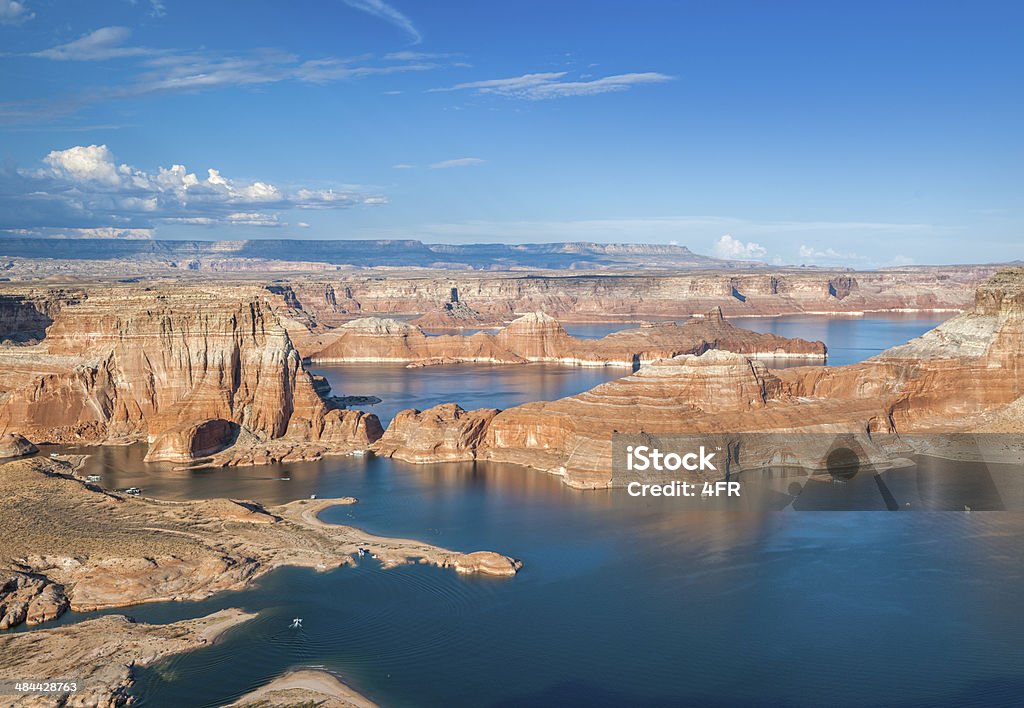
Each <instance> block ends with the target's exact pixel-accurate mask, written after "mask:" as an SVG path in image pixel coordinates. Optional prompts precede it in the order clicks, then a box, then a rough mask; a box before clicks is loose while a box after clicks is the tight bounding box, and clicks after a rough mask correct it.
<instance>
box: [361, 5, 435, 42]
mask: <svg viewBox="0 0 1024 708" xmlns="http://www.w3.org/2000/svg"><path fill="white" fill-rule="evenodd" d="M344 2H345V4H346V5H348V6H349V7H352V8H355V9H356V10H361V11H363V12H365V13H368V14H370V15H373V16H374V17H377V18H380V19H382V20H384V21H385V22H390V23H391V24H393V25H394V26H395V27H398V28H399V29H401V30H402V31H404V32H405V33H406V34H408V35H409V37H410V38H412V40H413V42H415V43H417V44H418V43H419V42H420V41H421V40H422V36H421V35H420V33H419V30H417V29H416V27H415V26H414V25H413V24H412V20H410V19H409V18H408V17H406V16H405V15H403V14H402V13H401V12H399V11H398V10H396V9H395V8H393V7H392V6H391V5H388V4H387V3H386V2H384V0H344Z"/></svg>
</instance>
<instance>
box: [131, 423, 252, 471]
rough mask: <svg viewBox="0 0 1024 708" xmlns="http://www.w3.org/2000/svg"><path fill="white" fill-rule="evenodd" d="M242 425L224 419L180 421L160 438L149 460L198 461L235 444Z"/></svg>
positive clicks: (150, 447)
mask: <svg viewBox="0 0 1024 708" xmlns="http://www.w3.org/2000/svg"><path fill="white" fill-rule="evenodd" d="M237 436H238V426H237V425H236V424H234V423H232V422H231V421H229V420H224V419H223V418H214V419H212V420H204V421H200V422H198V423H180V424H179V425H176V426H175V427H173V428H171V429H170V430H165V431H164V432H162V433H160V435H158V436H157V437H156V439H155V440H153V442H152V443H151V444H150V446H149V450H148V451H147V452H146V462H195V461H196V460H199V459H202V458H204V457H208V456H210V455H212V454H214V453H217V452H220V451H221V450H224V449H225V448H228V447H231V445H232V444H233V443H234V442H235V439H236V438H237Z"/></svg>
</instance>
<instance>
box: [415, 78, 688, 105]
mask: <svg viewBox="0 0 1024 708" xmlns="http://www.w3.org/2000/svg"><path fill="white" fill-rule="evenodd" d="M567 76H568V72H565V71H552V72H544V73H538V74H523V75H522V76H513V77H511V78H507V79H487V80H485V81H468V82H465V83H461V84H456V85H454V86H449V87H448V88H440V89H431V90H432V91H467V90H469V91H475V92H477V93H491V94H497V95H499V96H508V97H510V98H524V99H527V100H530V101H542V100H546V99H551V98H564V97H566V96H594V95H596V94H601V93H611V92H614V91H625V90H627V89H629V88H632V87H633V86H637V85H640V84H656V83H663V82H665V81H671V80H672V78H673V77H671V76H668V75H666V74H661V73H658V72H655V71H647V72H641V73H632V74H616V75H614V76H605V77H603V78H599V79H590V80H586V81H572V80H567V79H566V77H567Z"/></svg>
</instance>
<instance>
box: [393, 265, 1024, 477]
mask: <svg viewBox="0 0 1024 708" xmlns="http://www.w3.org/2000/svg"><path fill="white" fill-rule="evenodd" d="M1022 396H1024V270H1021V269H1014V270H1007V271H1003V272H1000V273H999V274H997V275H996V276H994V277H993V278H992V279H991V280H990V281H989V282H988V283H986V284H985V285H983V286H982V287H980V288H978V290H977V293H976V297H975V305H974V308H973V309H972V310H971V311H969V312H966V313H964V314H961V315H958V316H956V317H954V318H952V319H951V320H949V321H947V322H946V323H944V324H942V325H940V326H939V327H938V328H936V329H935V330H932V331H931V332H928V333H926V334H925V335H923V336H922V337H920V338H918V339H915V340H912V341H911V342H910V343H908V344H906V345H903V346H900V347H895V348H893V349H890V350H888V351H886V352H884V353H882V354H881V355H879V356H877V357H874V358H872V359H869V360H867V361H865V362H862V363H860V364H854V365H850V366H843V367H795V368H790V369H778V370H774V369H769V368H767V367H766V366H765V365H764V364H763V363H762V362H759V361H756V360H753V359H751V358H749V357H747V356H743V355H741V354H735V353H730V352H726V351H717V350H710V351H707V352H705V353H704V354H703V355H701V356H694V355H681V356H676V357H673V358H671V359H663V360H660V361H656V362H653V363H651V364H648V365H646V366H643V367H641V368H640V370H639V371H637V372H635V373H634V374H632V375H631V376H627V377H624V378H621V379H618V380H615V381H611V382H608V383H605V384H602V385H600V386H597V387H595V388H593V389H591V390H590V391H586V392H584V393H581V394H579V395H576V396H570V397H568V398H563V399H560V400H557V401H551V402H538V403H530V404H526V405H523V406H517V407H515V408H511V409H508V410H505V411H503V412H501V413H499V414H497V415H496V416H494V417H493V419H491V421H490V423H489V424H488V425H487V428H486V431H485V433H484V434H483V436H482V437H481V436H479V434H478V433H476V432H474V438H473V440H468V439H467V440H466V441H465V444H464V445H462V446H461V448H462V452H463V454H464V455H465V454H466V452H467V451H468V450H471V451H472V452H473V455H474V457H475V458H476V459H484V460H495V461H500V462H511V463H516V464H521V465H526V466H530V467H534V468H537V469H540V470H544V471H546V472H550V473H553V474H557V475H561V476H562V477H563V478H564V480H565V482H566V483H567V484H569V485H571V486H575V487H581V488H594V487H606V486H609V485H611V484H612V482H613V480H612V476H611V469H612V437H613V435H614V434H615V433H645V434H687V433H694V434H700V435H707V436H719V437H720V436H722V435H728V434H732V433H743V432H765V431H773V432H785V433H836V434H839V433H842V434H853V435H858V436H862V437H870V436H871V435H872V434H875V433H907V432H921V431H927V432H959V431H970V430H976V429H978V426H979V425H980V424H983V423H984V422H985V421H986V420H987V419H988V417H989V416H991V415H992V414H999V413H1001V412H1005V411H1007V410H1008V409H1010V408H1012V407H1013V406H1014V405H1016V403H1015V402H1018V401H1019V399H1021V397H1022ZM427 413H430V416H428V417H435V413H433V412H430V411H428V412H427ZM424 415H426V414H424ZM398 420H399V419H398V418H396V421H398ZM415 423H416V419H415V418H412V417H403V418H402V419H401V425H402V426H403V427H405V428H406V429H405V430H403V431H401V435H402V436H404V437H414V436H416V435H417V431H415V430H413V429H411V428H412V427H413V426H414V424H415ZM398 433H399V431H398V430H396V431H394V433H393V434H394V435H395V439H398ZM445 445H446V447H449V448H450V447H452V446H453V445H454V446H458V445H457V443H456V442H453V441H451V440H448V441H446V442H445ZM417 446H418V449H419V450H421V451H422V450H423V449H424V448H426V447H427V443H426V442H425V441H424V440H422V439H420V440H419V441H418V443H417ZM391 454H395V455H397V456H402V455H403V451H402V450H401V449H398V450H393V451H392V453H391ZM417 457H420V458H422V454H419V455H416V454H410V455H409V456H408V457H407V459H413V460H416V459H417Z"/></svg>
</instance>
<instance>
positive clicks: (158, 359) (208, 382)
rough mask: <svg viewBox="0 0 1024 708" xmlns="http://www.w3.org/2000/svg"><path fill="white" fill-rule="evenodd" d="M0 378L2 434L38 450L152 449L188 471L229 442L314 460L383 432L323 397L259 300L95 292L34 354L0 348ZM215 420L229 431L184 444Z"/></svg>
mask: <svg viewBox="0 0 1024 708" xmlns="http://www.w3.org/2000/svg"><path fill="white" fill-rule="evenodd" d="M0 367H2V372H0V390H2V391H3V394H2V397H0V430H4V431H6V430H10V431H15V432H18V433H21V434H23V435H25V436H26V437H28V438H29V439H31V440H33V441H36V442H56V443H102V442H131V441H135V440H148V441H149V442H150V443H153V444H154V447H155V449H158V450H161V452H160V455H161V459H181V460H182V461H185V460H188V459H189V458H193V457H196V456H197V454H198V453H208V452H210V451H213V450H217V449H219V448H222V447H228V446H230V445H231V444H232V443H233V442H234V441H235V439H236V436H237V439H240V440H242V441H243V442H246V443H247V446H248V447H250V448H252V447H262V448H268V447H269V448H275V446H276V448H275V449H276V450H277V452H278V453H281V454H290V453H298V454H311V452H313V451H315V452H327V451H331V452H343V451H347V450H352V449H363V448H365V447H366V446H368V445H369V443H371V442H373V440H375V439H376V438H377V437H379V435H380V432H381V431H380V425H379V423H378V422H377V420H376V418H375V417H374V416H372V415H366V414H363V413H360V412H357V411H347V410H339V409H336V408H331V407H330V406H329V405H328V404H327V403H326V402H325V401H324V399H323V398H321V396H320V395H319V393H318V392H317V391H316V390H315V386H314V383H313V379H312V377H311V376H310V375H309V373H307V372H306V371H305V369H304V368H303V366H302V363H301V357H300V356H299V353H298V352H297V351H296V349H295V347H294V346H293V345H292V343H291V340H290V338H289V336H288V333H287V331H286V330H285V328H284V327H283V326H282V324H281V323H280V321H279V319H278V318H277V316H276V315H275V313H274V312H273V310H272V309H271V307H270V305H269V304H268V303H267V302H266V301H265V300H264V299H263V297H262V291H261V290H259V289H251V290H249V291H245V290H239V289H231V290H229V291H226V292H225V291H217V290H204V289H197V288H192V289H190V288H168V289H166V290H163V291H156V290H149V289H133V288H111V289H108V290H106V291H96V292H92V293H90V295H89V297H88V298H86V299H84V300H82V301H81V302H79V303H77V304H73V305H67V306H65V307H64V308H63V309H61V311H60V312H59V313H58V314H57V315H56V318H55V320H54V322H53V324H52V325H50V327H49V329H48V330H47V334H46V338H45V340H44V341H43V342H42V343H41V344H39V345H36V346H33V347H25V346H21V347H4V348H0ZM218 420H219V421H226V422H228V423H231V424H233V425H234V427H232V426H230V425H207V426H205V427H203V428H201V429H198V430H197V431H193V433H189V430H188V429H189V427H190V426H195V425H197V424H200V423H203V422H204V421H218ZM196 434H199V435H201V438H202V440H201V444H199V445H198V447H196V444H197V442H196ZM167 436H169V437H167ZM218 436H219V437H220V438H221V439H220V440H219V441H218V440H217V439H215V438H217V437H218ZM176 441H177V442H176ZM303 445H308V446H311V447H308V449H307V450H306V452H303V453H299V450H300V448H301V447H302V446H303ZM282 446H283V447H282ZM274 454H275V453H271V456H272V457H273V456H274ZM225 461H226V460H225Z"/></svg>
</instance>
